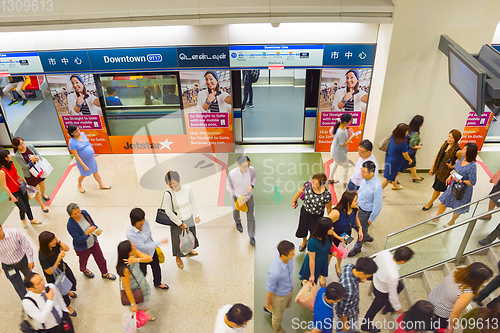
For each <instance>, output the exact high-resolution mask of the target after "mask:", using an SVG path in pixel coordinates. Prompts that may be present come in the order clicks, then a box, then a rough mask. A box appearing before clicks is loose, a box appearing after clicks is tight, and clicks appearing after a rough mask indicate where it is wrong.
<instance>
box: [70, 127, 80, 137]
mask: <svg viewBox="0 0 500 333" xmlns="http://www.w3.org/2000/svg"><path fill="white" fill-rule="evenodd" d="M79 134H80V129H79V128H78V126H76V125H74V124H69V125H68V135H69V136H70V137H72V138H75V137H78V135H79Z"/></svg>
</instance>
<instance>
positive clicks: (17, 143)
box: [12, 136, 25, 153]
mask: <svg viewBox="0 0 500 333" xmlns="http://www.w3.org/2000/svg"><path fill="white" fill-rule="evenodd" d="M12 147H14V153H17V151H18V150H19V149H21V150H22V149H24V147H25V146H24V139H23V138H21V137H19V136H16V137H15V138H14V139H12Z"/></svg>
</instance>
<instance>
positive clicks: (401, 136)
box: [392, 123, 408, 145]
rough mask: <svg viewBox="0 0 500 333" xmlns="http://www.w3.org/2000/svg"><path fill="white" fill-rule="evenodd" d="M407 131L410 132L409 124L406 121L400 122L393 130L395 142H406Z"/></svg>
mask: <svg viewBox="0 0 500 333" xmlns="http://www.w3.org/2000/svg"><path fill="white" fill-rule="evenodd" d="M406 132H408V125H406V124H405V123H400V124H398V126H396V128H395V129H394V131H392V138H393V139H394V143H395V144H397V145H398V144H400V143H403V142H406Z"/></svg>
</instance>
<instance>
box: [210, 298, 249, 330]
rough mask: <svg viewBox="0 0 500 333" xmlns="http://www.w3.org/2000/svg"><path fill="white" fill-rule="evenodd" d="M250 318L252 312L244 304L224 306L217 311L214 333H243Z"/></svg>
mask: <svg viewBox="0 0 500 333" xmlns="http://www.w3.org/2000/svg"><path fill="white" fill-rule="evenodd" d="M252 316H253V312H252V310H251V309H250V308H249V307H248V306H246V305H244V304H241V303H236V304H234V305H231V304H226V305H224V306H223V307H222V308H220V309H219V311H217V317H216V318H215V328H214V333H243V332H244V330H245V328H244V327H245V326H246V324H247V323H248V322H249V321H250V320H251V319H252Z"/></svg>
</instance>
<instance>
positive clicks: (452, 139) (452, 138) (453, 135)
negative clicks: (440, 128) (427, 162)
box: [446, 129, 462, 145]
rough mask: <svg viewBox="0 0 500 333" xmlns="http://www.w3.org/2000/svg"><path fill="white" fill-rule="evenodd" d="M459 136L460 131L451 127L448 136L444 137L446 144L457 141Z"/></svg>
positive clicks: (460, 136) (460, 134) (460, 135)
mask: <svg viewBox="0 0 500 333" xmlns="http://www.w3.org/2000/svg"><path fill="white" fill-rule="evenodd" d="M461 138H462V133H460V131H459V130H457V129H452V130H451V131H450V133H448V138H447V139H446V141H448V144H450V145H452V144H455V143H458V142H459V141H460V139H461Z"/></svg>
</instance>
